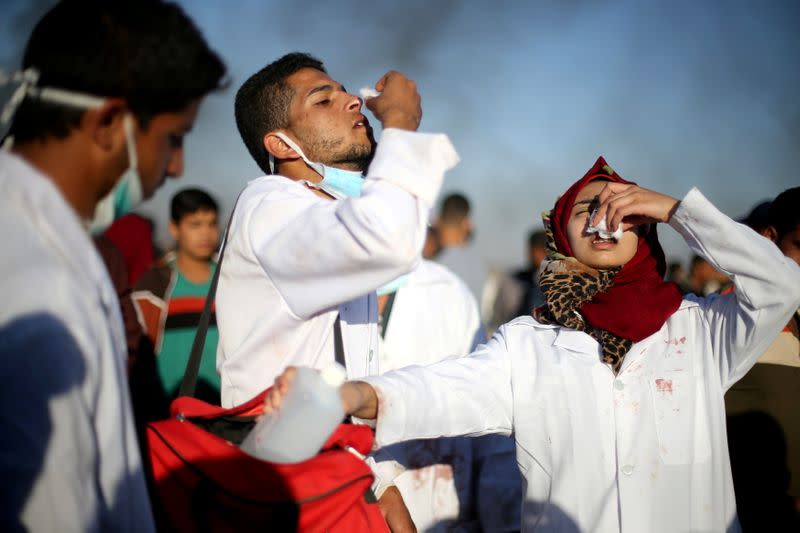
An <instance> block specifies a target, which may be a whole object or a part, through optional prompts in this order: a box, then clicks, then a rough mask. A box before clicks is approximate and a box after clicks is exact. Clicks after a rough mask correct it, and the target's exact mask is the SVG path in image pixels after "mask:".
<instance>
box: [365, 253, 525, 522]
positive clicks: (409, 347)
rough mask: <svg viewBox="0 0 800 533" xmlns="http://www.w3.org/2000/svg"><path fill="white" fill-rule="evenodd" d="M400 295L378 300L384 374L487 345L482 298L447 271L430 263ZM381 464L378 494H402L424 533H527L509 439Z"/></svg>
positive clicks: (433, 447)
mask: <svg viewBox="0 0 800 533" xmlns="http://www.w3.org/2000/svg"><path fill="white" fill-rule="evenodd" d="M396 287H397V288H396V290H393V292H388V293H387V294H383V295H381V296H380V297H379V299H378V304H379V309H380V317H381V318H380V332H381V339H382V342H381V346H380V348H381V350H380V354H381V355H380V367H381V372H382V373H383V372H388V371H390V370H395V369H397V368H403V367H406V366H410V365H428V364H432V363H436V362H438V361H442V360H444V359H452V358H456V357H462V356H464V355H467V354H468V353H470V352H472V351H473V350H474V349H475V348H476V347H477V346H478V344H480V343H483V342H485V341H486V338H485V334H484V330H483V326H482V324H481V319H480V313H479V312H478V303H477V301H476V300H475V297H474V296H473V294H472V292H471V291H470V290H469V288H468V287H467V286H466V284H465V283H464V282H463V281H462V280H461V279H459V278H458V276H456V275H455V274H454V273H453V272H451V271H450V270H449V269H448V268H447V267H445V266H443V265H440V264H438V263H436V262H433V261H427V260H423V261H422V262H421V263H420V264H419V266H418V267H417V268H416V269H414V271H413V272H411V274H409V275H408V276H404V278H403V280H402V281H401V282H399V283H397V285H396ZM383 291H384V289H381V290H380V291H379V294H380V293H382V292H383ZM376 459H377V460H378V461H379V462H378V468H377V471H378V475H379V476H380V480H381V483H380V485H379V486H378V493H380V491H381V490H382V489H383V488H384V487H388V486H391V485H395V486H397V487H398V489H399V490H400V493H401V494H402V496H403V501H404V502H405V504H406V505H407V507H408V510H409V512H410V513H411V517H412V519H413V520H414V525H415V526H416V527H417V529H418V530H419V531H428V532H431V531H453V530H458V531H462V530H463V531H472V530H479V529H482V530H483V531H493V532H498V533H500V532H503V531H519V529H520V508H519V501H520V498H521V497H522V493H521V491H522V482H521V479H520V474H519V469H518V468H517V462H516V457H515V453H514V441H513V440H512V439H510V438H509V437H506V436H503V435H484V436H483V437H474V438H472V437H453V438H441V439H426V440H417V441H410V442H404V443H399V444H395V445H393V446H389V447H387V448H383V449H381V450H379V451H378V452H377V453H376Z"/></svg>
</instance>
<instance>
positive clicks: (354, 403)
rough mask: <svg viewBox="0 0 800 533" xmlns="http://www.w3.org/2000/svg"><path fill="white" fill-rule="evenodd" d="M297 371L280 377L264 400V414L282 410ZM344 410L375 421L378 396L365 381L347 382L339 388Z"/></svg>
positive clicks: (290, 369)
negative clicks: (284, 399)
mask: <svg viewBox="0 0 800 533" xmlns="http://www.w3.org/2000/svg"><path fill="white" fill-rule="evenodd" d="M296 373H297V369H296V368H295V367H293V366H290V367H287V368H286V370H284V371H283V372H282V373H281V374H280V375H279V376H278V377H276V378H275V383H274V384H273V386H272V388H271V389H270V390H269V393H267V396H266V398H264V414H269V413H273V412H275V411H278V410H280V408H281V404H282V403H283V398H284V397H285V396H286V394H287V393H288V392H289V389H291V387H292V381H293V380H294V377H295V374H296ZM339 395H340V396H341V398H342V408H343V410H344V413H345V414H346V415H353V416H356V417H358V418H363V419H374V418H376V417H377V416H378V396H377V394H376V393H375V389H373V388H372V386H371V385H369V384H368V383H364V382H363V381H347V382H345V383H343V384H342V386H341V387H339Z"/></svg>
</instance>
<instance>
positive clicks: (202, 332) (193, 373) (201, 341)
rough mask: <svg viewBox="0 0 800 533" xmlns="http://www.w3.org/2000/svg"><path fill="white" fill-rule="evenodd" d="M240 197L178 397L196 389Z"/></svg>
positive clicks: (209, 290)
mask: <svg viewBox="0 0 800 533" xmlns="http://www.w3.org/2000/svg"><path fill="white" fill-rule="evenodd" d="M241 196H242V195H241V193H239V196H238V197H237V198H236V201H235V202H234V203H233V209H231V214H230V216H229V217H228V225H227V226H226V227H225V237H223V240H222V247H221V248H220V250H219V259H218V260H217V268H216V269H215V270H214V276H213V277H212V278H211V286H210V287H209V288H208V294H206V303H205V305H204V306H203V313H202V314H201V315H200V322H199V323H198V324H197V331H196V332H195V334H194V342H192V351H191V352H189V360H188V361H187V362H186V370H185V371H184V373H183V381H181V388H180V390H179V391H178V396H194V392H195V389H196V388H197V375H198V374H199V373H200V361H201V360H202V358H203V348H204V347H205V345H206V335H207V334H208V325H209V323H210V322H211V305H212V304H213V303H214V298H215V297H216V295H217V283H218V282H219V272H220V270H222V259H223V258H224V257H225V248H227V247H228V236H229V235H230V232H231V223H232V222H233V213H234V212H235V211H236V206H237V205H238V204H239V198H241Z"/></svg>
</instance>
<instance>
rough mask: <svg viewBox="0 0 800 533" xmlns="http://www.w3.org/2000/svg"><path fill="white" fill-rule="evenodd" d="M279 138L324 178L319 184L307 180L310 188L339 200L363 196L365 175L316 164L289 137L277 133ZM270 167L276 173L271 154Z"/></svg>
mask: <svg viewBox="0 0 800 533" xmlns="http://www.w3.org/2000/svg"><path fill="white" fill-rule="evenodd" d="M275 135H277V136H278V137H280V138H281V140H282V141H283V142H285V143H286V144H287V145H289V147H290V148H291V149H292V150H294V151H295V152H297V154H298V155H299V156H300V157H302V158H303V161H305V163H306V165H308V166H309V168H311V169H312V170H314V172H316V173H317V174H319V175H320V176H322V181H321V182H319V183H312V182H310V181H308V180H305V183H306V184H307V185H308V186H309V187H313V188H315V189H320V190H322V191H325V192H326V193H328V194H330V195H331V196H333V197H334V198H336V199H337V200H342V199H343V198H356V197H358V196H361V187H363V186H364V174H363V173H361V172H356V171H352V170H344V169H341V168H336V167H331V166H328V165H324V164H322V163H315V162H313V161H310V160H309V159H308V158H307V157H306V154H305V153H303V150H301V149H300V147H299V146H298V145H297V143H295V142H294V141H292V140H291V139H290V138H289V137H287V136H286V135H284V134H283V133H280V132H278V133H276V134H275ZM269 165H270V170H271V171H272V172H275V159H274V157H273V156H272V154H270V156H269Z"/></svg>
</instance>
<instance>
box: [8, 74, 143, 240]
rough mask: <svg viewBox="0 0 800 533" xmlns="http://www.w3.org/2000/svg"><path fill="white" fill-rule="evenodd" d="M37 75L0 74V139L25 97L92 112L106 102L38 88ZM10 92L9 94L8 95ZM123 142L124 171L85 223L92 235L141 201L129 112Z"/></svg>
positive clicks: (79, 94)
mask: <svg viewBox="0 0 800 533" xmlns="http://www.w3.org/2000/svg"><path fill="white" fill-rule="evenodd" d="M38 81H39V73H38V71H37V70H36V69H34V68H29V69H27V70H24V71H19V72H15V73H13V74H11V75H6V74H5V73H3V72H1V71H0V88H2V89H3V95H2V112H0V137H3V136H5V134H6V133H7V132H8V130H9V129H10V128H11V124H12V123H13V121H14V115H15V114H16V111H17V109H18V108H19V105H20V104H21V103H22V101H23V100H25V98H33V99H38V100H41V101H44V102H49V103H53V104H58V105H62V106H66V107H74V108H78V109H96V108H99V107H101V106H103V104H105V102H106V99H105V98H101V97H99V96H94V95H91V94H85V93H80V92H76V91H72V90H66V89H59V88H55V87H38V85H37V84H38ZM9 93H10V94H9ZM122 124H123V127H124V128H125V143H126V147H127V150H128V169H127V170H126V171H125V172H124V173H123V174H122V176H120V179H119V181H117V184H116V185H115V186H114V188H113V189H112V190H111V192H110V193H108V195H106V197H105V198H103V199H102V200H100V202H98V204H97V207H96V208H95V214H94V216H93V217H92V219H91V220H88V221H85V224H86V227H87V228H89V229H90V231H92V233H99V232H102V231H104V230H105V229H106V228H107V227H108V226H110V225H111V223H112V222H114V220H116V219H117V218H119V217H121V216H122V215H125V214H126V213H128V212H130V211H131V210H133V209H134V208H135V207H136V206H138V205H139V204H140V203H141V202H142V200H143V199H144V194H143V191H142V180H141V176H140V175H139V170H138V165H137V158H136V140H135V139H134V132H133V116H132V115H131V114H130V113H129V114H127V115H125V117H124V118H123V123H122ZM13 143H14V139H13V138H12V137H11V136H7V137H5V141H4V142H3V149H5V150H10V149H11V147H12V145H13Z"/></svg>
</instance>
